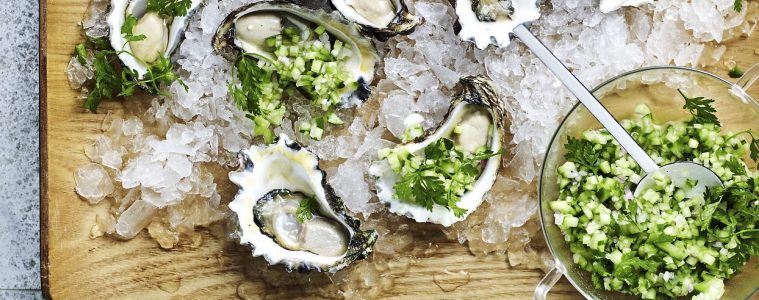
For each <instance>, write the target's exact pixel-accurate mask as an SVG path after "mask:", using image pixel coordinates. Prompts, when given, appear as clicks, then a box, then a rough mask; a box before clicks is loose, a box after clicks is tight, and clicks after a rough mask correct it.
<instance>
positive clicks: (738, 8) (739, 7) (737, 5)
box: [733, 0, 743, 12]
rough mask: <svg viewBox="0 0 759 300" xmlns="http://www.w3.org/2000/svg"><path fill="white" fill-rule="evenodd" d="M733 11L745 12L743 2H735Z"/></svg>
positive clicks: (738, 0)
mask: <svg viewBox="0 0 759 300" xmlns="http://www.w3.org/2000/svg"><path fill="white" fill-rule="evenodd" d="M733 9H734V10H735V11H737V12H740V11H742V10H743V0H735V2H734V3H733Z"/></svg>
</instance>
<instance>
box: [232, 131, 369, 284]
mask: <svg viewBox="0 0 759 300" xmlns="http://www.w3.org/2000/svg"><path fill="white" fill-rule="evenodd" d="M239 157H240V170H239V171H236V172H231V173H230V174H229V178H230V179H231V180H232V182H234V183H235V184H237V185H238V186H240V191H239V193H238V194H237V196H236V197H235V199H234V201H232V202H231V203H230V204H229V207H230V209H232V211H234V212H235V213H236V214H237V218H238V220H239V225H240V243H241V244H243V245H250V246H251V247H252V248H253V256H263V257H264V258H265V259H266V260H267V261H268V262H269V264H272V265H274V264H283V265H285V266H286V267H287V268H289V269H305V270H318V271H328V272H335V271H337V270H340V269H342V268H344V267H346V266H347V265H348V264H350V263H351V262H353V261H354V260H357V259H363V258H365V257H366V256H367V255H368V254H369V253H370V252H371V251H372V246H373V245H374V242H375V241H376V239H377V234H376V233H375V232H374V231H361V230H360V229H359V221H358V220H356V219H354V218H352V217H351V216H349V215H348V214H347V212H346V208H345V205H344V204H343V202H342V201H341V200H340V198H338V197H337V196H335V194H334V193H333V191H332V188H331V187H330V186H329V185H328V184H327V181H326V178H325V174H324V172H322V171H321V170H320V169H319V159H318V158H317V156H316V155H314V154H313V153H311V152H309V151H308V150H306V149H304V148H302V147H301V146H300V145H298V144H297V143H294V142H292V141H291V140H290V139H289V138H288V137H287V136H286V135H282V136H280V138H279V141H278V142H277V143H276V144H272V145H269V146H261V147H259V146H253V147H251V149H249V150H243V151H242V152H240V154H239ZM302 201H314V202H313V203H315V204H314V205H315V206H316V208H314V209H313V210H312V211H311V212H312V217H311V218H310V219H307V220H298V215H299V212H298V209H299V207H300V206H301V205H303V204H302ZM301 221H302V222H301Z"/></svg>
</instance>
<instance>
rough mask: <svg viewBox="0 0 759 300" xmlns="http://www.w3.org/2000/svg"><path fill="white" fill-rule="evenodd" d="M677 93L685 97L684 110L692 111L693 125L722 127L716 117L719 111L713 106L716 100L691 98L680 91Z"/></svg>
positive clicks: (691, 121)
mask: <svg viewBox="0 0 759 300" xmlns="http://www.w3.org/2000/svg"><path fill="white" fill-rule="evenodd" d="M677 91H678V92H679V93H680V95H681V96H683V99H685V105H684V106H683V108H684V109H687V110H688V111H690V113H691V115H693V119H691V120H690V123H691V124H694V123H695V124H714V125H717V127H721V126H722V124H720V122H719V119H717V116H716V115H715V113H716V112H717V110H716V109H714V107H713V106H712V103H714V100H712V99H706V98H704V97H695V98H689V97H688V96H686V95H685V93H683V91H681V90H679V89H678V90H677Z"/></svg>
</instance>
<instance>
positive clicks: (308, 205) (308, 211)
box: [295, 197, 319, 223]
mask: <svg viewBox="0 0 759 300" xmlns="http://www.w3.org/2000/svg"><path fill="white" fill-rule="evenodd" d="M317 211H319V202H316V199H315V198H312V197H306V198H303V200H300V206H298V210H296V211H295V218H296V219H298V223H303V222H306V221H308V220H311V219H312V218H313V217H314V214H316V212H317Z"/></svg>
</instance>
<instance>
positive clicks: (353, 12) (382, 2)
mask: <svg viewBox="0 0 759 300" xmlns="http://www.w3.org/2000/svg"><path fill="white" fill-rule="evenodd" d="M401 1H402V0H332V5H334V6H335V8H337V10H338V11H340V12H341V13H342V14H343V15H344V16H345V17H346V18H348V19H350V20H352V21H354V22H356V23H359V24H361V25H365V26H370V27H374V28H380V29H381V28H386V27H387V26H388V25H390V23H392V22H393V20H394V19H395V17H396V16H397V15H398V13H399V12H400V10H401V7H402V3H401Z"/></svg>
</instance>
